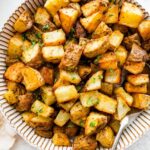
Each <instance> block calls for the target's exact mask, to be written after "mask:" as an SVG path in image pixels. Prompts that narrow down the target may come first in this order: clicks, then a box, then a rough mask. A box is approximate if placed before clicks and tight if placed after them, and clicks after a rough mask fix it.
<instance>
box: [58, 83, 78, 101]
mask: <svg viewBox="0 0 150 150" xmlns="http://www.w3.org/2000/svg"><path fill="white" fill-rule="evenodd" d="M55 96H56V99H57V102H58V103H64V102H68V101H72V100H74V99H77V98H78V97H79V94H78V92H77V90H76V88H75V86H73V85H68V86H60V87H58V88H57V89H56V90H55Z"/></svg>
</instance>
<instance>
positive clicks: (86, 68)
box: [78, 65, 92, 79]
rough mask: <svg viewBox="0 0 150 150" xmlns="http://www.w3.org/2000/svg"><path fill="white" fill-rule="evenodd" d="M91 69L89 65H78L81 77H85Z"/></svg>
mask: <svg viewBox="0 0 150 150" xmlns="http://www.w3.org/2000/svg"><path fill="white" fill-rule="evenodd" d="M91 71H92V69H91V67H89V66H85V65H80V66H79V68H78V73H79V75H80V77H81V78H82V79H85V78H86V77H87V76H88V75H89V74H90V73H91Z"/></svg>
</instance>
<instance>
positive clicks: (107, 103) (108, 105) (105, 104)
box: [95, 93, 117, 114]
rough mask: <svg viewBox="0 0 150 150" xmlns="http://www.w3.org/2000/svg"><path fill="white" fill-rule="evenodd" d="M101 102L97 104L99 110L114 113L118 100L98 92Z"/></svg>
mask: <svg viewBox="0 0 150 150" xmlns="http://www.w3.org/2000/svg"><path fill="white" fill-rule="evenodd" d="M98 99H99V103H98V104H97V105H95V108H96V109H97V110H99V111H103V112H106V113H108V114H114V113H115V112H116V108H117V101H116V100H115V99H113V98H110V97H108V96H106V95H104V94H102V93H99V94H98Z"/></svg>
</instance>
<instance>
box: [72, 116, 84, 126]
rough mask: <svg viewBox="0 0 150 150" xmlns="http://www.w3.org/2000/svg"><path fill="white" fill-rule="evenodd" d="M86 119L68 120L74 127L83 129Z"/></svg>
mask: <svg viewBox="0 0 150 150" xmlns="http://www.w3.org/2000/svg"><path fill="white" fill-rule="evenodd" d="M86 119H87V116H86V117H82V118H79V119H74V118H72V117H70V120H71V121H72V122H73V123H74V124H76V125H78V126H79V127H82V128H84V127H85V122H86Z"/></svg>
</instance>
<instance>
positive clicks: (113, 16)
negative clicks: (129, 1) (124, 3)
mask: <svg viewBox="0 0 150 150" xmlns="http://www.w3.org/2000/svg"><path fill="white" fill-rule="evenodd" d="M118 15H119V7H118V5H114V4H113V5H110V7H109V8H108V10H107V12H106V14H105V17H104V21H105V23H107V24H109V23H117V22H118Z"/></svg>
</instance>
